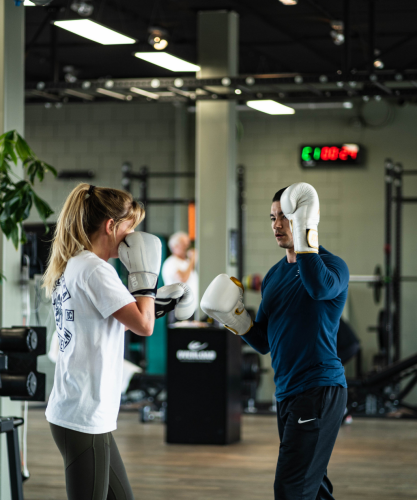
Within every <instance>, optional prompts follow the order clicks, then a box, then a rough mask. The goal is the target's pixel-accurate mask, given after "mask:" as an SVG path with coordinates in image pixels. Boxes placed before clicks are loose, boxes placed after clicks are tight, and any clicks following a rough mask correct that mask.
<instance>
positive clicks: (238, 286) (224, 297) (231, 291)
mask: <svg viewBox="0 0 417 500" xmlns="http://www.w3.org/2000/svg"><path fill="white" fill-rule="evenodd" d="M242 297H243V285H242V283H241V282H240V281H239V280H237V279H236V278H229V276H228V275H227V274H219V275H218V276H217V277H216V278H214V280H213V281H212V282H211V283H210V285H209V286H208V288H207V290H206V291H205V292H204V295H203V298H202V299H201V303H200V306H201V309H202V310H203V311H204V312H205V313H206V314H207V316H210V318H214V319H216V320H217V321H219V322H220V323H223V324H224V326H225V327H226V328H228V329H229V330H230V331H232V332H233V333H234V334H236V335H245V333H248V331H249V330H250V329H251V328H252V325H253V323H252V318H251V317H250V316H249V313H248V311H247V310H246V309H245V307H244V305H243V302H242Z"/></svg>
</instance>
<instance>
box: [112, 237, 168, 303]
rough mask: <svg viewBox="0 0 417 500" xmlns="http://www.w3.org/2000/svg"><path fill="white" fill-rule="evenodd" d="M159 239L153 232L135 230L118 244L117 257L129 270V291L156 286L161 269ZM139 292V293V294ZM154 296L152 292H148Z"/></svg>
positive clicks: (149, 288) (144, 289) (143, 289)
mask: <svg viewBox="0 0 417 500" xmlns="http://www.w3.org/2000/svg"><path fill="white" fill-rule="evenodd" d="M161 249H162V245H161V241H160V239H159V238H158V237H157V236H154V235H153V234H149V233H144V232H142V231H135V232H133V233H129V234H128V235H127V236H126V238H125V240H124V241H122V242H121V243H120V245H119V259H120V260H121V261H122V263H123V264H124V265H125V266H126V268H127V270H128V271H129V278H128V288H129V291H130V292H131V293H135V292H137V291H139V292H140V291H145V293H144V295H147V294H148V293H147V292H146V290H153V289H155V288H156V284H157V282H158V276H159V272H160V269H161V252H162V251H161ZM140 294H141V293H139V295H140ZM149 294H150V295H151V296H155V294H154V293H153V292H149Z"/></svg>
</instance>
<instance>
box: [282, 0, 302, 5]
mask: <svg viewBox="0 0 417 500" xmlns="http://www.w3.org/2000/svg"><path fill="white" fill-rule="evenodd" d="M279 1H280V2H281V3H283V4H284V5H297V2H298V0H279Z"/></svg>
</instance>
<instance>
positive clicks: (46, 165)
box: [42, 162, 58, 177]
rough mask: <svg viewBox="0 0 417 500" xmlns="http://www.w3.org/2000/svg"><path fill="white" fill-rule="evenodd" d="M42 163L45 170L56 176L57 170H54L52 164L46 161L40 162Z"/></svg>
mask: <svg viewBox="0 0 417 500" xmlns="http://www.w3.org/2000/svg"><path fill="white" fill-rule="evenodd" d="M42 165H43V166H44V167H45V171H47V172H51V174H53V175H54V177H56V176H57V175H58V172H57V171H56V169H55V168H54V167H53V166H52V165H49V164H48V163H44V162H42Z"/></svg>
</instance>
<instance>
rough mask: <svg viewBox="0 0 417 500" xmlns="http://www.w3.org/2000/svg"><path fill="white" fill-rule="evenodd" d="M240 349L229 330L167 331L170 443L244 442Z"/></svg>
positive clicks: (167, 430) (239, 341) (236, 337)
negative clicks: (242, 434)
mask: <svg viewBox="0 0 417 500" xmlns="http://www.w3.org/2000/svg"><path fill="white" fill-rule="evenodd" d="M241 349H242V340H241V339H240V337H238V336H237V335H234V334H233V333H231V332H229V331H228V330H219V329H214V328H192V329H190V328H175V329H169V330H168V356H167V364H168V366H167V392H168V407H167V428H166V441H167V443H177V444H230V443H234V442H237V441H239V440H240V423H241V383H242V382H241V366H242V365H241Z"/></svg>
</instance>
